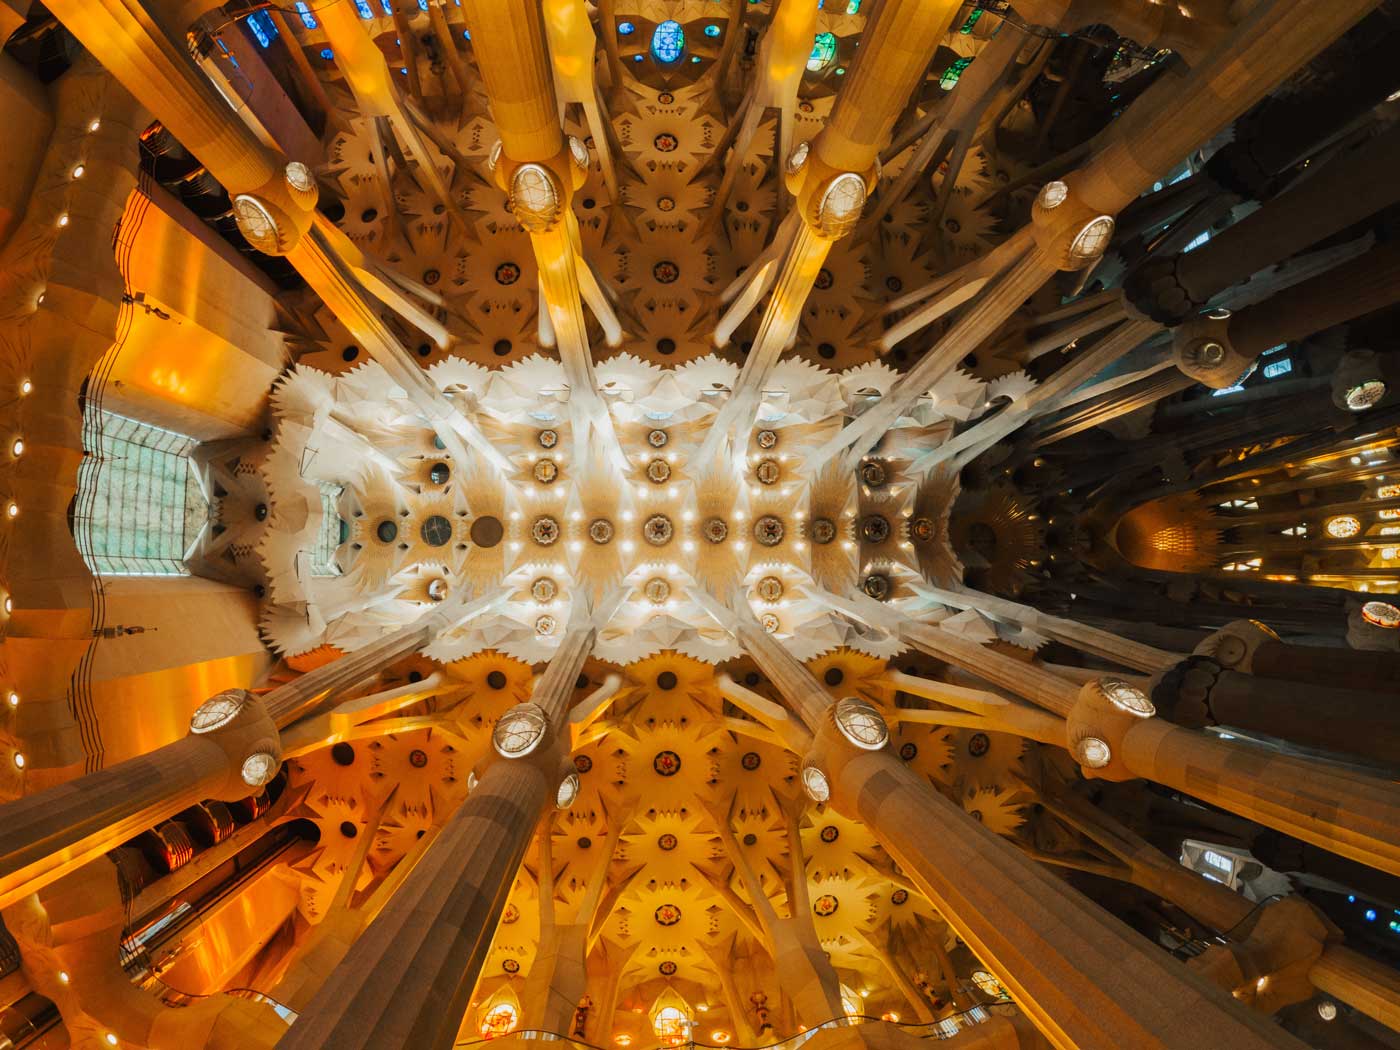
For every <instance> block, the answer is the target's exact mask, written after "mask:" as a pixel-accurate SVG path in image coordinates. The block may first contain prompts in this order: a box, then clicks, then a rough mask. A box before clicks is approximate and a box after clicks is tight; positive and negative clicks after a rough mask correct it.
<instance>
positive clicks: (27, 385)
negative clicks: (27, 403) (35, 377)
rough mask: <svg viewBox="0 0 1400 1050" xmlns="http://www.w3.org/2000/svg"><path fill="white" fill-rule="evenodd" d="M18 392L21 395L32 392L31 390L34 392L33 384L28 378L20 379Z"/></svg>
mask: <svg viewBox="0 0 1400 1050" xmlns="http://www.w3.org/2000/svg"><path fill="white" fill-rule="evenodd" d="M19 392H20V394H21V396H23V395H26V394H31V393H33V392H34V384H33V383H31V382H30V381H29V380H28V379H23V380H20V384H19Z"/></svg>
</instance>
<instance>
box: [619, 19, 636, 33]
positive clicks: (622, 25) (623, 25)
mask: <svg viewBox="0 0 1400 1050" xmlns="http://www.w3.org/2000/svg"><path fill="white" fill-rule="evenodd" d="M636 31H637V27H636V26H634V25H633V24H632V23H631V22H619V23H618V24H617V35H618V36H631V35H632V34H633V33H635V32H636Z"/></svg>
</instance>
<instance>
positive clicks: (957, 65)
mask: <svg viewBox="0 0 1400 1050" xmlns="http://www.w3.org/2000/svg"><path fill="white" fill-rule="evenodd" d="M970 65H972V59H971V58H955V59H953V64H952V65H950V66H949V67H948V68H947V69H945V70H944V71H943V76H942V78H941V79H940V80H939V81H938V86H939V87H941V88H942V89H943V90H944V91H951V90H953V85H954V84H956V83H957V82H958V77H960V76H962V75H963V70H965V69H966V68H967V67H968V66H970Z"/></svg>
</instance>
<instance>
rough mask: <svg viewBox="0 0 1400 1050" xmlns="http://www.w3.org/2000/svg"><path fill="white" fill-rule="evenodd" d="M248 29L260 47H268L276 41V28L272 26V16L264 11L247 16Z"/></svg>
mask: <svg viewBox="0 0 1400 1050" xmlns="http://www.w3.org/2000/svg"><path fill="white" fill-rule="evenodd" d="M248 29H249V30H250V31H251V32H252V34H253V37H254V39H256V40H257V42H258V45H259V46H260V47H270V46H271V45H272V42H273V41H274V40H276V39H277V27H276V26H275V25H273V24H272V16H271V15H269V14H268V13H267V12H266V11H254V12H253V13H252V14H251V15H249V16H248Z"/></svg>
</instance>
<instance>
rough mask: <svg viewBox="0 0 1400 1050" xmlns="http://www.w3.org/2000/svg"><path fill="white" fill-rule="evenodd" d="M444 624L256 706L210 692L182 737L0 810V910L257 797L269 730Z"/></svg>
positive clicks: (237, 693) (265, 777)
mask: <svg viewBox="0 0 1400 1050" xmlns="http://www.w3.org/2000/svg"><path fill="white" fill-rule="evenodd" d="M453 608H455V605H454V606H453ZM451 615H452V609H451V608H449V609H444V608H442V607H437V608H435V609H433V610H432V611H431V612H429V613H428V614H427V615H425V616H424V617H422V618H421V619H419V620H418V621H416V622H415V623H412V624H410V625H409V626H407V627H404V628H402V629H400V630H398V631H395V632H393V633H392V634H388V635H386V636H384V637H383V638H381V639H379V640H378V641H376V642H372V643H371V644H370V645H368V646H365V647H364V648H363V649H360V650H358V651H356V652H354V653H351V654H349V655H347V656H344V657H341V658H340V659H339V660H335V661H332V662H331V663H328V664H325V665H323V666H321V667H318V668H316V670H314V671H311V672H309V673H307V674H304V675H302V676H301V677H300V678H298V679H296V680H295V681H292V682H288V683H287V684H286V685H283V686H279V687H277V688H276V689H274V690H272V691H271V692H270V693H268V694H267V695H266V696H263V697H261V698H259V697H255V696H254V695H253V694H252V693H249V692H246V691H244V690H230V691H228V692H224V693H220V694H219V695H217V696H215V697H213V698H212V699H210V700H207V701H205V703H204V704H202V705H201V706H200V707H199V709H198V710H196V711H195V713H194V716H193V718H192V719H191V721H190V735H189V736H186V737H184V738H183V739H180V740H177V741H175V742H174V743H171V744H166V745H165V746H164V747H160V748H156V749H155V750H154V751H151V752H149V753H147V754H144V755H138V756H137V757H136V758H131V759H128V760H127V761H125V762H121V763H118V764H117V765H115V766H112V767H110V768H108V769H103V770H99V771H98V772H96V773H89V774H87V775H86V776H81V777H78V778H77V779H75V780H70V781H68V782H67V783H64V784H58V785H55V786H54V787H50V788H46V789H44V790H43V791H39V792H36V793H35V794H33V795H28V796H26V797H24V798H21V799H16V800H15V801H14V802H10V803H7V804H5V805H3V806H0V908H2V907H5V906H6V905H8V904H10V903H12V902H13V901H15V900H16V899H18V898H19V897H22V896H25V895H27V894H30V893H33V892H35V891H36V890H38V889H39V888H41V887H42V886H44V885H46V884H47V883H49V882H52V881H53V880H54V879H56V878H58V877H59V876H60V875H62V874H64V873H65V872H68V871H71V870H72V869H74V868H76V867H78V866H80V865H81V864H84V863H86V862H87V861H89V860H91V859H92V858H93V857H96V856H98V855H99V854H102V853H105V852H106V851H107V850H109V849H111V848H113V847H114V846H116V845H118V844H120V843H121V842H123V841H125V840H126V839H129V838H131V837H132V836H133V835H136V834H138V833H139V832H141V831H143V830H145V829H146V828H149V827H151V826H153V825H155V824H159V823H160V822H161V821H163V820H166V819H167V818H169V817H172V816H174V815H175V814H176V813H178V812H180V810H182V809H186V808H188V807H189V806H192V805H194V804H195V803H196V802H199V801H200V800H202V799H206V798H214V799H223V800H227V801H234V800H237V799H240V798H246V797H247V796H248V794H249V793H250V792H256V791H258V790H260V789H261V788H262V786H263V785H264V784H266V783H267V782H268V781H269V780H271V779H272V777H273V776H274V775H275V774H276V772H277V769H278V767H279V766H280V765H281V761H282V751H281V744H280V741H279V738H278V730H279V729H281V728H285V727H286V726H288V725H291V724H293V723H294V722H295V721H296V720H297V719H298V718H300V717H301V716H302V715H304V714H306V713H307V712H308V711H310V709H311V708H312V707H313V706H314V705H315V704H316V703H317V701H318V700H320V699H321V698H322V697H324V696H326V695H327V694H328V693H331V692H334V691H338V690H340V689H344V688H345V687H347V686H350V685H354V684H355V683H357V682H361V681H364V680H365V679H366V678H369V677H370V676H372V675H374V674H377V673H378V672H379V671H381V670H382V669H383V668H384V667H386V666H388V665H389V664H391V663H393V662H394V661H395V660H398V659H400V658H402V657H404V656H407V655H408V654H410V653H413V652H416V651H417V650H418V649H420V648H422V647H423V646H424V645H426V644H427V643H428V641H429V640H430V639H431V638H432V637H433V636H434V635H435V634H436V633H437V631H438V630H439V628H440V627H441V625H442V624H443V623H445V622H449V619H450V617H451Z"/></svg>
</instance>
